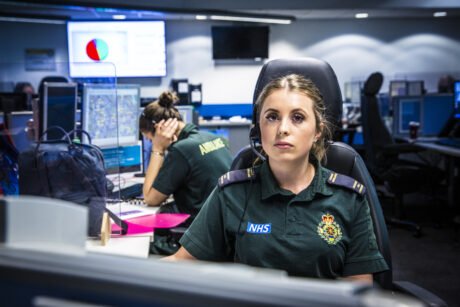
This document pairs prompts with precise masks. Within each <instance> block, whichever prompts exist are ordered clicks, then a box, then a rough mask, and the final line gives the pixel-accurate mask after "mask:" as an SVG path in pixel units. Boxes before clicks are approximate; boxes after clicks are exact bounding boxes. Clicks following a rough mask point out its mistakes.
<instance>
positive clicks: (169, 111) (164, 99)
mask: <svg viewBox="0 0 460 307" xmlns="http://www.w3.org/2000/svg"><path fill="white" fill-rule="evenodd" d="M177 101H179V98H178V97H177V95H176V94H175V93H174V92H171V91H165V92H163V93H161V95H160V97H159V98H158V99H157V100H155V101H154V102H152V103H150V104H149V105H147V106H146V107H145V109H144V111H143V112H142V114H141V116H140V118H139V130H140V131H141V132H144V133H145V132H152V133H155V124H156V123H158V122H160V121H161V120H162V119H164V120H167V119H168V118H177V120H180V121H182V117H181V116H180V114H179V111H178V110H177V109H176V108H175V107H174V103H176V102H177Z"/></svg>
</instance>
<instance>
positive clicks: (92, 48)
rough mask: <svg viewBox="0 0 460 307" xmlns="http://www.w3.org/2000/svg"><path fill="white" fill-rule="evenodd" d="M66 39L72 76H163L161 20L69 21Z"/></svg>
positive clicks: (164, 57) (163, 39) (164, 56)
mask: <svg viewBox="0 0 460 307" xmlns="http://www.w3.org/2000/svg"><path fill="white" fill-rule="evenodd" d="M67 42H68V52H69V71H70V76H71V77H72V78H85V77H115V76H116V77H163V76H166V42H165V23H164V21H69V22H68V23H67ZM104 63H107V64H106V65H104ZM112 64H113V65H114V66H113V65H112ZM114 67H115V68H116V72H115V70H114ZM115 73H116V74H115Z"/></svg>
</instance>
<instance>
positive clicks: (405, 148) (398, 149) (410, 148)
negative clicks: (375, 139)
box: [381, 143, 425, 155]
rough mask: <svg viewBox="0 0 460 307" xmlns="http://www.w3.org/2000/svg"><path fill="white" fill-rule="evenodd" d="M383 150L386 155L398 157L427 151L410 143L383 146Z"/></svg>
mask: <svg viewBox="0 0 460 307" xmlns="http://www.w3.org/2000/svg"><path fill="white" fill-rule="evenodd" d="M381 150H382V151H383V152H384V153H385V154H389V155H398V154H405V153H417V152H421V151H424V150H425V149H423V148H420V147H418V146H415V145H414V144H410V143H397V144H390V145H385V146H382V148H381Z"/></svg>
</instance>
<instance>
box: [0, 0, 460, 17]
mask: <svg viewBox="0 0 460 307" xmlns="http://www.w3.org/2000/svg"><path fill="white" fill-rule="evenodd" d="M439 11H442V12H446V13H447V16H445V17H444V18H460V0H437V1H435V0H391V1H381V0H380V1H379V0H367V1H364V0H321V1H317V0H283V1H279V0H130V1H126V0H79V1H71V0H61V1H57V0H55V1H41V0H35V1H32V0H30V1H9V0H7V1H2V0H0V16H2V17H3V19H5V17H6V18H18V17H19V18H40V19H55V20H93V19H94V20H101V19H112V18H113V15H125V16H126V19H128V20H130V19H135V20H139V19H140V20H142V19H164V20H170V19H184V20H188V19H190V20H193V19H195V16H196V15H197V14H200V15H211V14H214V15H216V14H218V15H243V16H253V15H254V16H260V15H263V16H268V17H287V18H290V19H292V20H302V19H350V18H355V14H356V13H368V16H369V18H431V17H433V13H434V12H439Z"/></svg>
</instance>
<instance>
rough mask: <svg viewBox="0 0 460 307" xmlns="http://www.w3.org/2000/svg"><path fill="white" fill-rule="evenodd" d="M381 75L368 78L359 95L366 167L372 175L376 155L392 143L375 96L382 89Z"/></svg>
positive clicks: (375, 172) (377, 74)
mask: <svg viewBox="0 0 460 307" xmlns="http://www.w3.org/2000/svg"><path fill="white" fill-rule="evenodd" d="M382 82H383V75H382V74H381V73H379V72H376V73H373V74H371V75H370V76H369V78H368V79H367V81H366V83H365V84H364V89H363V92H362V94H361V123H362V127H363V140H364V150H365V160H366V165H367V167H368V168H369V170H370V171H371V173H373V174H378V170H377V164H378V163H377V161H376V154H377V152H378V151H379V149H380V148H381V147H383V146H385V145H389V144H392V143H393V138H392V137H391V135H390V132H389V131H388V129H387V127H386V126H385V123H384V122H383V120H382V117H381V116H380V111H379V105H378V100H377V94H378V92H379V91H380V88H381V87H382Z"/></svg>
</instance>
